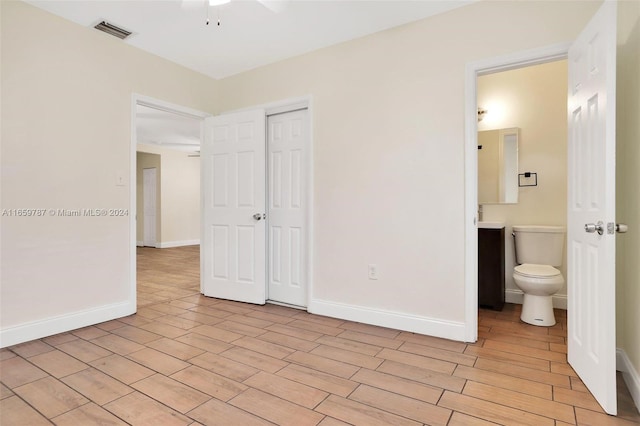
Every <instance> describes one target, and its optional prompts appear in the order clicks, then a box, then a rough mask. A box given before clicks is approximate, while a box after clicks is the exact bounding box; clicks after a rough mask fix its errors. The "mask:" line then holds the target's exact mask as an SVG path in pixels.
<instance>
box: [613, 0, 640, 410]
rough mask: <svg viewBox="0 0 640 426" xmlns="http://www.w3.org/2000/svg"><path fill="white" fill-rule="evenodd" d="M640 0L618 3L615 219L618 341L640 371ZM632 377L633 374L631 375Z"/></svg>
mask: <svg viewBox="0 0 640 426" xmlns="http://www.w3.org/2000/svg"><path fill="white" fill-rule="evenodd" d="M639 52H640V3H639V2H634V1H624V2H620V3H619V5H618V64H617V65H618V67H617V69H618V72H617V103H616V107H617V113H616V114H617V123H616V132H617V155H616V157H617V176H616V182H617V183H616V186H617V191H616V220H617V221H618V222H622V223H626V224H627V225H629V232H628V233H627V234H618V235H617V236H616V250H617V251H616V261H617V268H616V274H617V280H616V285H617V301H618V303H617V306H616V307H617V331H618V333H617V344H618V347H619V348H622V349H623V350H624V351H625V353H626V354H627V356H628V357H629V360H630V361H631V364H632V365H633V367H634V368H635V374H636V380H638V374H640V261H639V260H640V190H639V189H638V188H640V167H639V165H640V119H639V117H640V53H639ZM627 379H628V377H627ZM639 387H640V383H638V382H636V388H635V392H636V393H635V396H636V398H637V399H636V403H638V404H640V388H639Z"/></svg>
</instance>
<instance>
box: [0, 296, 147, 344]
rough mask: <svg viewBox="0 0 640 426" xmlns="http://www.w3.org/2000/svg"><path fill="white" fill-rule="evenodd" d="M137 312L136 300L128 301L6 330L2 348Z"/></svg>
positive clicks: (0, 340)
mask: <svg viewBox="0 0 640 426" xmlns="http://www.w3.org/2000/svg"><path fill="white" fill-rule="evenodd" d="M135 312H136V303H135V300H134V301H133V303H130V302H128V301H127V302H120V303H113V304H111V305H106V306H101V307H98V308H93V309H87V310H84V311H79V312H74V313H71V314H65V315H60V316H57V317H52V318H46V319H42V320H38V321H32V322H28V323H25V324H20V325H17V326H13V327H8V328H4V329H2V330H0V348H6V347H7V346H13V345H17V344H18V343H24V342H28V341H30V340H35V339H41V338H43V337H48V336H53V335H54V334H59V333H64V332H66V331H71V330H76V329H78V328H82V327H87V326H89V325H94V324H99V323H101V322H104V321H110V320H112V319H116V318H122V317H125V316H127V315H131V314H134V313H135Z"/></svg>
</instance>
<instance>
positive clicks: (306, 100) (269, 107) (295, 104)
mask: <svg viewBox="0 0 640 426" xmlns="http://www.w3.org/2000/svg"><path fill="white" fill-rule="evenodd" d="M254 109H263V110H264V113H265V126H266V125H267V119H268V118H269V116H270V115H276V114H284V113H287V112H293V111H298V110H301V109H306V110H307V135H306V137H307V143H308V145H307V147H308V150H309V152H308V155H307V164H306V165H305V166H306V168H307V170H308V173H309V174H308V176H307V186H306V188H304V190H305V191H306V195H307V203H308V206H309V208H308V210H307V218H306V219H307V226H308V235H307V247H306V256H307V259H306V261H307V276H306V279H307V304H306V306H304V309H305V310H307V311H308V310H309V305H310V304H311V300H313V276H314V274H313V264H314V262H313V260H314V250H313V249H314V247H315V239H314V235H315V232H314V230H315V229H314V201H315V197H314V191H313V188H314V175H315V173H314V164H315V162H314V155H313V154H314V149H313V148H314V143H313V96H312V95H305V96H299V97H293V98H287V99H282V100H279V101H274V102H269V103H264V104H260V105H252V106H250V107H244V108H240V109H235V110H229V111H224V112H221V113H220V114H232V113H235V112H244V111H250V110H254ZM268 130H269V129H268V128H265V141H264V143H265V146H266V144H267V141H268V135H267V133H266V132H268ZM265 162H266V164H265V166H266V167H265V185H266V192H265V194H266V196H267V197H268V195H269V181H268V176H269V168H268V165H269V164H268V163H269V162H268V159H267V158H266V156H265ZM265 208H266V209H267V211H268V210H269V209H268V203H267V204H266V205H265ZM268 225H269V215H268V214H267V226H266V229H267V230H268ZM265 232H266V236H267V239H266V241H265V245H266V246H265V251H266V254H267V258H266V260H267V262H266V268H265V278H266V279H265V295H266V301H267V302H268V303H273V304H278V305H284V306H290V307H293V308H298V309H300V308H301V307H300V306H292V305H288V304H286V303H280V302H278V301H273V300H269V297H268V296H269V283H268V281H267V280H268V278H269V277H268V268H269V238H268V236H269V233H268V231H266V230H265ZM201 255H202V254H201ZM200 264H201V265H202V261H201V262H200ZM201 272H202V271H201ZM201 276H202V274H201ZM201 285H202V280H201Z"/></svg>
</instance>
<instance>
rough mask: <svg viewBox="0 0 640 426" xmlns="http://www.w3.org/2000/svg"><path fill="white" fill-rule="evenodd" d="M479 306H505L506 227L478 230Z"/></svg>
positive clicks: (500, 308)
mask: <svg viewBox="0 0 640 426" xmlns="http://www.w3.org/2000/svg"><path fill="white" fill-rule="evenodd" d="M478 305H479V306H481V307H483V308H490V309H493V310H496V311H501V310H502V307H503V306H504V227H503V228H500V229H485V228H479V229H478Z"/></svg>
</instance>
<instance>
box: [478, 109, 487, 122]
mask: <svg viewBox="0 0 640 426" xmlns="http://www.w3.org/2000/svg"><path fill="white" fill-rule="evenodd" d="M487 112H488V111H487V110H486V109H482V108H478V121H482V119H483V118H484V116H485V115H486V114H487Z"/></svg>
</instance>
